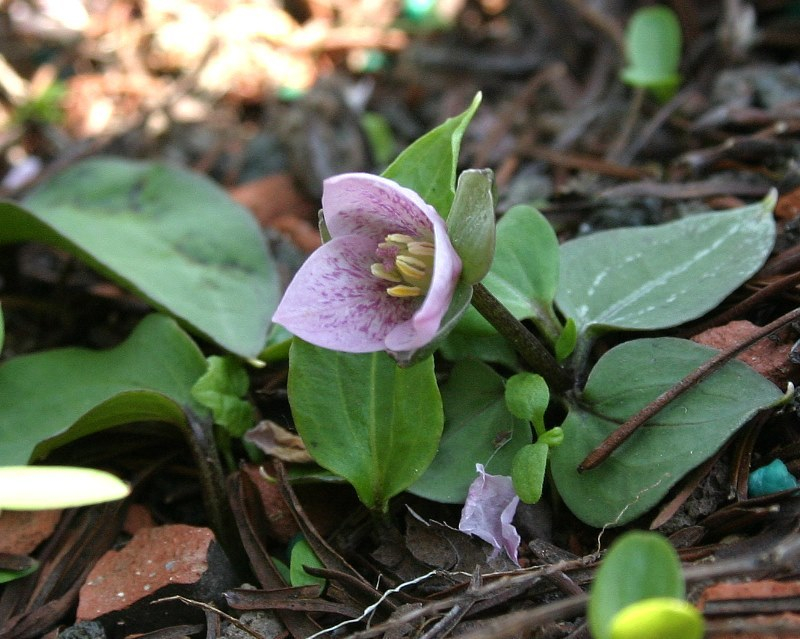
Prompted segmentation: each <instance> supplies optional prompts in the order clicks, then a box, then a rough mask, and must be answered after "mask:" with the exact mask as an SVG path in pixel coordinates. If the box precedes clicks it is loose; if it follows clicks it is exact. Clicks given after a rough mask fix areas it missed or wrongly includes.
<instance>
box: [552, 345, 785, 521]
mask: <svg viewBox="0 0 800 639" xmlns="http://www.w3.org/2000/svg"><path fill="white" fill-rule="evenodd" d="M715 353H716V351H715V350H714V349H711V348H708V347H706V346H701V345H699V344H695V343H694V342H690V341H688V340H681V339H676V338H671V337H663V338H656V339H638V340H633V341H630V342H625V343H623V344H621V345H619V346H616V347H615V348H613V349H611V350H610V351H608V352H607V353H606V354H605V355H603V357H602V358H601V359H600V360H599V361H598V363H597V365H596V366H595V367H594V369H593V370H592V372H591V374H590V376H589V379H588V381H587V383H586V387H585V389H584V392H583V394H582V396H581V397H580V402H579V403H575V404H573V405H572V406H570V409H569V414H568V416H567V419H566V420H565V421H564V423H563V424H562V427H563V429H564V441H563V443H562V444H561V445H560V446H558V447H557V448H553V449H552V450H551V454H550V461H551V467H552V471H553V479H554V480H555V483H556V486H557V488H558V492H559V493H560V494H561V497H562V498H563V499H564V502H565V504H566V505H567V506H568V507H569V509H570V510H571V511H572V512H573V513H575V515H577V517H578V518H580V519H581V520H582V521H584V522H586V523H587V524H590V525H592V526H596V527H598V528H599V527H603V526H606V525H610V526H618V525H622V524H625V523H627V522H629V521H632V520H633V519H636V518H637V517H639V516H640V515H642V514H644V513H645V512H647V511H648V510H649V509H650V508H652V507H653V506H654V505H655V504H657V503H658V502H659V501H660V500H661V499H662V498H663V497H664V495H666V493H667V491H668V490H669V489H670V488H671V487H672V486H674V485H675V483H676V482H677V481H678V480H680V479H681V478H682V477H683V476H684V475H685V474H686V473H687V472H689V471H690V470H692V469H693V468H694V467H695V466H697V465H698V464H700V463H701V462H703V461H705V460H706V459H708V458H709V457H710V456H711V455H713V454H714V453H716V452H717V451H718V450H719V449H720V447H721V446H722V445H723V444H724V443H725V442H726V441H727V440H728V438H729V437H730V436H731V435H733V433H735V432H736V431H737V430H738V429H739V427H740V426H742V425H743V424H744V423H745V422H746V421H747V420H748V419H750V418H751V417H752V416H753V415H754V414H755V413H756V412H758V411H759V410H761V409H763V408H766V407H768V406H770V405H773V404H774V403H775V402H777V401H779V400H780V399H781V397H782V394H781V392H780V391H779V390H778V388H777V387H776V386H775V385H774V384H772V383H771V382H769V381H767V380H766V379H765V378H764V377H762V376H761V375H759V374H758V373H756V372H755V371H754V370H753V369H752V368H750V367H749V366H747V365H746V364H743V363H742V362H739V361H734V362H730V363H728V364H727V365H725V366H724V367H723V368H722V369H720V370H719V371H717V372H715V373H714V374H713V375H711V376H710V377H708V378H707V379H706V380H705V381H703V382H702V383H701V384H699V385H698V386H695V387H693V388H691V389H690V390H688V391H686V392H685V393H683V394H682V395H681V396H679V397H678V398H677V399H676V400H675V401H673V402H672V403H670V404H669V405H668V406H667V407H666V408H664V409H663V410H662V411H660V412H659V413H657V414H656V415H655V417H653V418H652V419H651V420H649V421H648V422H647V424H645V425H644V426H642V427H641V428H639V429H638V430H637V431H636V432H635V433H634V434H633V435H632V436H631V437H630V438H629V439H628V440H627V441H626V442H625V443H624V444H622V446H620V447H619V448H618V449H617V450H616V451H615V452H614V453H613V454H612V455H611V457H609V458H608V459H607V460H606V461H604V462H603V463H602V464H601V465H600V466H599V467H597V468H595V469H593V470H587V471H585V472H583V473H578V471H577V467H578V464H580V462H581V461H583V459H584V458H585V457H586V455H588V454H589V453H590V452H591V451H592V450H594V448H595V447H597V445H598V444H600V443H601V442H602V441H603V440H604V439H605V438H606V437H607V436H608V435H610V434H611V433H612V432H613V431H614V430H615V429H616V428H617V427H618V426H619V425H620V424H621V423H622V422H623V421H625V420H626V419H627V418H629V417H630V416H632V415H634V414H635V413H636V412H638V411H639V410H640V409H641V408H643V407H644V406H646V405H647V404H648V403H649V402H650V401H652V400H653V399H655V398H656V397H657V396H658V395H660V394H661V393H663V392H664V391H666V390H667V389H669V388H671V387H672V386H673V385H674V384H675V383H676V382H678V381H680V380H681V379H683V378H684V377H685V376H686V375H687V374H689V373H690V372H692V371H693V370H694V369H695V368H697V367H698V366H699V365H700V364H702V363H703V362H705V361H707V360H709V359H710V358H711V357H712V356H713V355H714V354H715Z"/></svg>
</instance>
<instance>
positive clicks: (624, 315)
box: [556, 194, 775, 335]
mask: <svg viewBox="0 0 800 639" xmlns="http://www.w3.org/2000/svg"><path fill="white" fill-rule="evenodd" d="M774 205H775V195H774V194H773V195H770V196H769V197H767V198H766V199H765V200H763V201H762V202H759V203H758V204H754V205H751V206H746V207H743V208H740V209H734V210H731V211H725V212H712V213H703V214H698V215H693V216H691V217H687V218H685V219H682V220H679V221H677V222H670V223H668V224H662V225H660V226H650V227H638V228H623V229H614V230H611V231H602V232H599V233H594V234H592V235H588V236H585V237H580V238H577V239H574V240H571V241H569V242H565V243H564V244H563V245H562V246H561V285H560V286H559V290H558V294H557V296H556V302H557V304H558V306H559V308H561V310H562V311H563V312H564V314H565V315H566V316H568V317H571V318H572V319H573V320H574V321H575V323H576V324H577V326H578V333H579V335H584V334H585V333H586V332H592V333H595V334H597V333H602V332H605V331H610V330H655V329H660V328H667V327H670V326H677V325H679V324H683V323H684V322H688V321H689V320H692V319H695V318H697V317H699V316H701V315H703V314H704V313H706V312H707V311H709V310H711V309H713V308H714V307H715V306H717V305H718V304H719V303H720V302H721V301H722V300H723V299H724V298H725V297H726V296H728V295H729V294H730V293H731V292H732V291H734V290H735V289H736V288H737V287H739V286H740V285H741V284H742V283H743V282H744V281H745V280H747V278H748V277H750V276H751V275H752V274H753V273H755V272H756V271H757V270H758V269H759V268H760V267H761V265H762V264H763V263H764V260H766V258H767V256H768V255H769V253H770V251H771V250H772V245H773V243H774V242H775V224H774V222H773V220H772V209H773V207H774Z"/></svg>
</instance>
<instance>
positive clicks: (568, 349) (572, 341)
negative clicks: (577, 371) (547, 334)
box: [555, 317, 578, 363]
mask: <svg viewBox="0 0 800 639" xmlns="http://www.w3.org/2000/svg"><path fill="white" fill-rule="evenodd" d="M577 343H578V327H577V325H576V324H575V320H573V319H572V318H571V317H570V318H567V322H566V324H564V330H563V331H561V334H560V335H559V336H558V339H557V340H556V343H555V352H556V359H557V360H558V362H559V363H561V362H563V361H564V360H565V359H567V357H569V356H570V355H572V351H574V350H575V345H576V344H577Z"/></svg>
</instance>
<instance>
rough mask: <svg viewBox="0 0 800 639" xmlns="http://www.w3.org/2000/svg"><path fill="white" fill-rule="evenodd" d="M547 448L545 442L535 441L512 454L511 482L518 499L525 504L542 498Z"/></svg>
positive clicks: (533, 502)
mask: <svg viewBox="0 0 800 639" xmlns="http://www.w3.org/2000/svg"><path fill="white" fill-rule="evenodd" d="M549 450H550V448H549V447H548V445H547V444H545V443H542V442H536V443H534V444H528V445H527V446H523V447H522V448H520V449H519V450H518V451H517V454H516V455H514V461H513V462H512V464H511V482H512V483H513V484H514V491H515V492H516V493H517V495H519V498H520V500H521V501H523V502H524V503H526V504H535V503H536V502H538V501H539V500H540V499H541V498H542V488H543V487H544V477H545V471H546V470H547V454H548V451H549Z"/></svg>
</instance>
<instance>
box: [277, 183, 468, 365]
mask: <svg viewBox="0 0 800 639" xmlns="http://www.w3.org/2000/svg"><path fill="white" fill-rule="evenodd" d="M322 211H323V214H324V217H325V224H326V226H327V228H328V232H329V233H330V235H331V239H330V241H328V242H326V243H325V244H323V245H322V246H321V247H320V248H319V249H317V250H316V251H314V253H313V254H312V255H311V256H310V257H309V258H308V259H307V260H306V262H305V263H304V264H303V266H302V267H301V268H300V270H299V271H298V273H297V275H295V277H294V279H293V280H292V282H291V284H289V287H288V288H287V289H286V293H285V294H284V296H283V299H282V300H281V303H280V304H279V306H278V309H277V310H276V311H275V315H273V317H272V320H273V321H274V322H276V323H278V324H282V325H283V326H285V327H286V328H287V329H288V330H289V331H290V332H291V333H293V334H294V335H297V336H298V337H300V338H302V339H304V340H306V341H307V342H310V343H312V344H315V345H317V346H322V347H323V348H329V349H332V350H337V351H345V352H349V353H369V352H374V351H381V350H387V351H393V352H402V351H410V350H415V349H418V348H420V347H422V346H424V345H425V344H427V343H428V342H430V341H431V340H432V339H433V337H434V336H435V335H436V332H437V331H438V330H439V325H440V324H441V321H442V317H443V316H444V314H445V312H446V311H447V308H448V306H449V305H450V301H451V299H452V297H453V292H454V290H455V287H456V283H457V282H458V278H459V275H460V274H461V260H460V259H459V257H458V255H457V254H456V252H455V249H454V248H453V245H452V244H451V243H450V239H449V237H448V236H447V227H446V226H445V224H444V220H442V218H441V217H440V216H439V214H438V213H437V212H436V210H435V209H434V208H433V207H432V206H430V205H429V204H427V203H426V202H425V201H424V200H423V199H422V198H421V197H420V196H419V195H417V194H416V193H415V192H414V191H412V190H410V189H407V188H404V187H402V186H400V185H398V184H397V183H395V182H393V181H391V180H388V179H386V178H382V177H378V176H375V175H369V174H366V173H346V174H343V175H338V176H335V177H332V178H329V179H327V180H325V182H324V183H323V192H322Z"/></svg>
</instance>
